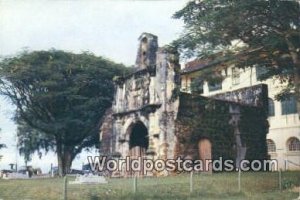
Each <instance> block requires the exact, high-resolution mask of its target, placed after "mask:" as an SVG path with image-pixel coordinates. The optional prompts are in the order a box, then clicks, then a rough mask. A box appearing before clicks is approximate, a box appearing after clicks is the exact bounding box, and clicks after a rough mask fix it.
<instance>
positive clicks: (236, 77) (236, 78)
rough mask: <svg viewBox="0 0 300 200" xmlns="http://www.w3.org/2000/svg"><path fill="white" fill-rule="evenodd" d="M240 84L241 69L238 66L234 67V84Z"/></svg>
mask: <svg viewBox="0 0 300 200" xmlns="http://www.w3.org/2000/svg"><path fill="white" fill-rule="evenodd" d="M238 84H240V69H239V68H237V67H233V68H232V85H238Z"/></svg>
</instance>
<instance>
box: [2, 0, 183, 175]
mask: <svg viewBox="0 0 300 200" xmlns="http://www.w3.org/2000/svg"><path fill="white" fill-rule="evenodd" d="M187 1H188V0H34V1H33V0H18V1H14V0H0V57H7V56H14V55H16V54H18V52H21V51H22V50H24V49H28V50H30V51H33V50H49V49H51V48H55V49H60V50H65V51H71V52H75V53H80V52H82V51H90V52H92V53H94V54H95V55H97V56H103V57H105V58H108V59H110V60H112V61H114V62H117V63H123V64H125V65H128V66H130V65H133V64H134V62H135V59H136V54H137V47H138V41H137V38H138V37H139V36H140V35H141V33H143V32H149V33H152V34H155V35H157V36H158V42H159V46H163V45H166V44H168V43H170V42H171V41H172V40H174V39H176V38H178V37H180V33H181V31H182V29H183V22H182V21H180V20H175V19H172V15H173V14H174V12H176V11H177V10H180V9H181V8H183V6H184V5H185V4H186V2H187ZM13 114H14V106H13V105H12V104H11V103H10V102H9V101H8V99H4V98H3V97H0V128H1V132H0V143H5V144H6V145H7V148H5V149H1V150H0V155H3V158H2V161H0V169H8V168H9V166H8V164H9V163H16V162H17V163H18V166H22V165H24V160H23V158H22V157H21V156H20V155H18V151H17V147H16V140H17V139H16V125H15V124H14V122H13V121H12V120H11V118H12V117H13ZM87 155H97V154H96V152H94V151H92V152H83V153H81V154H80V155H78V156H77V158H76V159H75V160H74V161H73V166H72V168H77V169H80V168H81V165H82V163H87V160H86V156H87ZM51 163H52V164H53V165H57V160H56V156H55V154H54V153H53V152H50V153H48V154H47V155H46V156H43V157H42V159H39V158H38V156H37V155H34V156H33V160H32V162H30V163H29V164H31V165H32V166H33V167H41V168H42V171H43V172H47V171H49V169H50V165H51Z"/></svg>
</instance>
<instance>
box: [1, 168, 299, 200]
mask: <svg viewBox="0 0 300 200" xmlns="http://www.w3.org/2000/svg"><path fill="white" fill-rule="evenodd" d="M189 177H190V176H189V174H180V175H177V176H169V177H160V178H140V179H138V180H137V192H136V194H133V179H131V178H126V179H125V178H124V179H118V178H113V179H109V180H108V181H109V183H108V184H102V185H69V184H68V195H67V196H68V199H70V200H71V199H72V200H73V199H74V200H75V199H78V200H81V199H82V200H84V199H87V200H96V199H105V200H106V199H143V200H144V199H172V200H175V199H205V200H206V199H228V200H229V199H230V200H234V199H264V200H268V199H270V200H271V199H278V200H284V199H290V200H293V199H297V197H298V196H299V192H298V190H297V189H296V188H295V187H296V186H298V187H299V184H300V172H283V173H282V187H283V191H279V187H278V185H279V184H278V173H276V172H269V173H267V172H256V173H254V172H247V173H246V172H244V173H242V175H241V192H239V191H238V181H237V173H215V174H213V175H204V174H194V179H193V185H194V190H193V192H192V193H190V188H189ZM68 180H74V178H73V177H69V178H68ZM63 185H64V181H63V178H49V179H32V180H0V199H3V200H7V199H12V200H19V199H27V200H29V199H38V200H43V199H45V200H46V199H47V200H50V199H53V200H58V199H62V198H63Z"/></svg>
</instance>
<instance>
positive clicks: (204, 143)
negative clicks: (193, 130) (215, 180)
mask: <svg viewBox="0 0 300 200" xmlns="http://www.w3.org/2000/svg"><path fill="white" fill-rule="evenodd" d="M198 152H199V158H200V160H201V161H202V163H203V171H204V172H212V163H210V161H211V160H212V145H211V142H210V140H209V139H207V138H203V139H200V140H199V141H198Z"/></svg>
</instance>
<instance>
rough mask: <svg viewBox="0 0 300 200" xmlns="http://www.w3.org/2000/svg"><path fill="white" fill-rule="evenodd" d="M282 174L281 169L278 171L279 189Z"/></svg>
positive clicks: (280, 188) (280, 187)
mask: <svg viewBox="0 0 300 200" xmlns="http://www.w3.org/2000/svg"><path fill="white" fill-rule="evenodd" d="M281 176H282V174H281V169H280V170H279V171H278V186H279V190H280V191H281V190H282V177H281Z"/></svg>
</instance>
